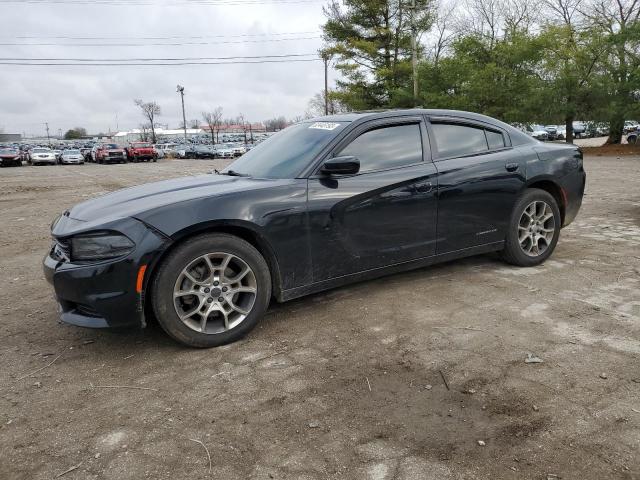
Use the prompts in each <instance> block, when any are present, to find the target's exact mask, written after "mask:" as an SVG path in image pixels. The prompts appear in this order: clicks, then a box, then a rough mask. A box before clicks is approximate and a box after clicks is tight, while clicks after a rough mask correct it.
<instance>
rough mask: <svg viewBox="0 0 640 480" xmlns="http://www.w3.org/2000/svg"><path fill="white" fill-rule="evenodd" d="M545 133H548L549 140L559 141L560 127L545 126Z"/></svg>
mask: <svg viewBox="0 0 640 480" xmlns="http://www.w3.org/2000/svg"><path fill="white" fill-rule="evenodd" d="M544 129H545V131H546V132H547V139H548V140H557V139H558V127H557V126H556V125H545V126H544Z"/></svg>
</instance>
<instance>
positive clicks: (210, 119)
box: [202, 107, 222, 145]
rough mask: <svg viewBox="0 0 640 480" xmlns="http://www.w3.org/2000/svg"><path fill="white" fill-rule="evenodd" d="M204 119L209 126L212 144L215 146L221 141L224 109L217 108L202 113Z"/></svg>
mask: <svg viewBox="0 0 640 480" xmlns="http://www.w3.org/2000/svg"><path fill="white" fill-rule="evenodd" d="M202 119H203V120H204V121H205V123H206V124H207V125H208V126H209V132H210V133H211V143H213V144H214V145H215V144H216V142H217V141H218V140H219V138H218V137H219V135H220V124H221V123H222V107H216V108H214V109H213V111H211V112H202Z"/></svg>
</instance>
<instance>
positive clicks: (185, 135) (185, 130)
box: [177, 85, 187, 147]
mask: <svg viewBox="0 0 640 480" xmlns="http://www.w3.org/2000/svg"><path fill="white" fill-rule="evenodd" d="M177 92H178V93H179V94H180V98H181V99H182V126H183V127H184V145H185V147H186V146H187V116H186V115H185V114H184V87H182V86H180V85H178V89H177Z"/></svg>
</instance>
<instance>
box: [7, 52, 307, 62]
mask: <svg viewBox="0 0 640 480" xmlns="http://www.w3.org/2000/svg"><path fill="white" fill-rule="evenodd" d="M315 55H317V53H289V54H283V55H252V56H233V57H168V58H25V57H0V61H12V62H14V61H16V62H163V61H164V62H169V61H171V62H178V61H194V60H198V61H202V60H256V59H266V58H292V57H309V56H315Z"/></svg>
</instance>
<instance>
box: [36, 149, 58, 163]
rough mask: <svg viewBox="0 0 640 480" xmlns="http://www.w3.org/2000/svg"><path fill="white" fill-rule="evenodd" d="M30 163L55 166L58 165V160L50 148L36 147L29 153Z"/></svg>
mask: <svg viewBox="0 0 640 480" xmlns="http://www.w3.org/2000/svg"><path fill="white" fill-rule="evenodd" d="M29 163H30V164H31V165H43V164H48V165H55V164H56V163H58V159H57V158H56V154H55V153H54V151H53V150H51V149H50V148H43V147H36V148H32V149H31V150H30V151H29Z"/></svg>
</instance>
